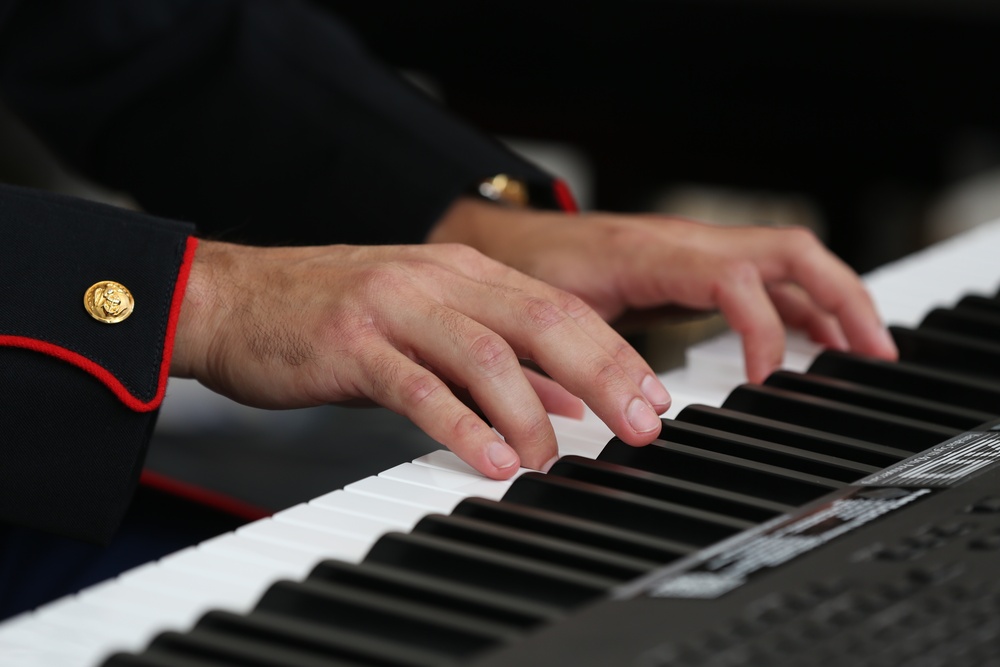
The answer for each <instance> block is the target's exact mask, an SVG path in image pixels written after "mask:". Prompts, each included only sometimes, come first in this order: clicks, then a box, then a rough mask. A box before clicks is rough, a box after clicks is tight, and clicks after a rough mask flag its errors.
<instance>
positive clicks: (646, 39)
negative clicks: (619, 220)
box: [324, 0, 1000, 271]
mask: <svg viewBox="0 0 1000 667" xmlns="http://www.w3.org/2000/svg"><path fill="white" fill-rule="evenodd" d="M324 4H325V5H326V6H328V7H330V8H331V9H333V10H334V11H335V12H336V13H337V14H338V15H340V16H342V17H343V18H345V19H346V20H348V21H349V22H350V23H352V24H353V25H354V26H355V28H356V29H357V30H358V32H359V33H360V34H361V35H363V36H364V38H365V40H366V41H367V43H368V44H369V46H370V47H371V48H372V50H373V51H374V52H375V53H377V54H378V55H379V56H381V57H382V58H384V59H385V60H387V61H388V62H390V63H391V64H393V65H395V66H397V67H400V68H402V69H404V70H407V71H413V72H417V73H419V74H420V75H421V76H424V77H426V78H427V79H429V80H430V81H432V82H434V85H436V86H437V88H438V90H439V91H440V94H441V96H442V98H443V99H444V100H445V101H446V103H447V104H448V105H449V106H450V107H452V108H453V109H455V110H456V111H457V112H458V113H459V114H460V115H462V116H464V117H466V118H468V119H470V120H472V121H473V122H475V123H477V124H478V125H479V126H481V127H483V128H484V129H486V130H488V131H490V132H492V133H495V134H499V135H502V136H512V137H522V138H534V139H544V140H547V141H556V142H564V143H567V144H569V145H572V146H574V147H576V148H577V149H579V150H581V151H582V152H583V153H584V154H585V155H586V157H587V158H588V159H589V161H590V164H591V167H592V170H593V188H594V189H593V200H592V201H593V204H594V206H595V207H596V208H601V209H608V210H619V211H638V210H648V209H649V208H650V206H651V205H653V204H654V203H655V197H656V194H657V192H659V191H660V190H661V189H662V188H663V187H664V186H665V185H666V184H671V183H709V184H715V185H722V186H725V187H728V188H738V189H741V190H750V191H766V192H769V193H791V194H794V195H796V196H805V197H806V198H807V199H808V200H809V201H810V202H812V203H813V204H814V206H815V210H816V211H817V213H818V214H819V216H820V218H821V219H822V221H823V223H824V227H825V229H826V238H827V241H828V243H829V244H830V245H831V246H832V247H833V248H834V249H835V250H836V251H837V252H838V253H839V254H840V255H841V256H842V257H844V258H845V259H847V260H848V261H849V262H850V263H851V264H852V265H853V266H855V268H857V269H859V270H862V271H864V270H867V269H870V268H873V267H875V266H878V265H880V264H882V263H884V262H886V261H888V260H890V259H893V258H895V257H898V256H899V255H900V254H903V253H906V252H909V251H912V250H913V249H914V248H915V247H917V246H918V245H919V244H920V243H921V242H922V241H923V240H924V237H925V230H924V229H922V222H923V215H924V213H925V212H926V210H927V208H928V207H929V206H930V205H931V204H932V200H933V199H934V198H935V197H936V196H937V195H939V194H940V193H941V192H942V191H943V190H944V189H945V188H947V187H949V186H950V185H952V184H954V183H955V182H957V181H960V180H961V179H964V178H966V177H968V176H970V175H972V174H973V173H977V172H979V171H981V170H984V169H987V168H989V167H992V166H994V165H996V164H997V163H998V162H1000V108H998V105H1000V102H998V101H997V94H996V90H995V88H996V85H995V75H996V69H997V66H998V65H1000V46H998V44H1000V42H998V40H997V39H996V37H995V35H996V34H997V31H998V28H1000V3H996V2H992V3H989V2H969V1H961V0H959V1H950V2H933V1H922V0H853V1H852V0H829V1H825V0H797V1H782V0H750V1H748V0H669V1H663V0H658V1H654V0H616V1H615V2H593V3H539V2H529V1H527V0H508V1H506V2H504V3H500V4H490V5H483V4H480V3H467V2H466V3H462V2H435V3H397V2H388V3H387V2H378V1H377V0H376V1H369V2H364V3H355V2H344V1H338V0H326V1H325V3H324Z"/></svg>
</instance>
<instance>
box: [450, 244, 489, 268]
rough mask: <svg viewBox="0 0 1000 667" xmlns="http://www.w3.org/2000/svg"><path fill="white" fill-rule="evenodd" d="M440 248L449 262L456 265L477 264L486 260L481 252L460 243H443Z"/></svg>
mask: <svg viewBox="0 0 1000 667" xmlns="http://www.w3.org/2000/svg"><path fill="white" fill-rule="evenodd" d="M441 249H442V252H443V253H444V255H445V257H447V258H448V260H449V262H452V263H454V264H455V265H457V266H463V267H465V266H478V265H480V264H482V263H483V262H484V261H485V260H486V256H485V255H483V254H482V253H481V252H479V251H478V250H476V249H475V248H473V247H471V246H467V245H464V244H462V243H445V244H443V245H442V246H441Z"/></svg>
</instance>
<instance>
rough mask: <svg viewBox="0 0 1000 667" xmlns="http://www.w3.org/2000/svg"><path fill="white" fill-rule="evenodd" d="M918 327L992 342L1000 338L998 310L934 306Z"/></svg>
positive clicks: (999, 315) (999, 311)
mask: <svg viewBox="0 0 1000 667" xmlns="http://www.w3.org/2000/svg"><path fill="white" fill-rule="evenodd" d="M992 303H995V302H992ZM918 328H919V329H934V330H937V331H947V332H950V333H954V334H958V335H960V336H968V337H969V338H978V339H980V340H985V341H986V342H993V341H997V340H1000V310H997V311H987V310H983V309H980V308H969V307H961V306H959V307H957V308H947V309H946V308H935V309H934V310H932V311H931V312H929V313H927V315H925V316H924V319H923V320H922V321H921V322H920V326H919V327H918Z"/></svg>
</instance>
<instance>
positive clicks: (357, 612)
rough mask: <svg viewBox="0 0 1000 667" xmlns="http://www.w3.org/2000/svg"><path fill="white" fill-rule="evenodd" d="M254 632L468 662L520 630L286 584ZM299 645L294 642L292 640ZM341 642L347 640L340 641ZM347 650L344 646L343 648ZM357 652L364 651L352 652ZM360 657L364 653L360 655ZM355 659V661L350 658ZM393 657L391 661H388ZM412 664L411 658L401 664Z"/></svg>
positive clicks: (409, 604)
mask: <svg viewBox="0 0 1000 667" xmlns="http://www.w3.org/2000/svg"><path fill="white" fill-rule="evenodd" d="M242 620H243V619H241V618H240V617H238V616H234V615H219V616H218V617H216V618H212V617H209V618H206V619H204V620H203V622H202V623H200V624H199V625H202V626H203V627H207V628H213V629H216V628H217V627H218V625H217V622H221V623H225V624H229V625H231V626H232V625H237V624H239V623H240V622H241V621H242ZM247 620H248V621H249V622H250V623H252V624H253V625H254V626H256V627H253V628H252V631H254V632H255V633H257V632H262V631H264V632H267V631H270V632H275V631H277V632H283V633H284V634H285V635H286V636H289V637H290V636H291V635H294V634H300V636H301V635H303V634H305V632H306V631H307V630H306V629H307V628H308V627H309V626H312V627H313V628H314V630H313V631H314V632H315V631H319V632H321V633H326V631H327V630H328V629H329V628H335V629H336V631H337V633H340V634H347V635H353V636H354V637H362V638H367V639H369V640H374V641H373V642H372V644H373V646H372V647H366V648H365V649H362V650H364V652H365V653H368V654H371V653H372V652H373V651H371V648H374V647H380V648H381V647H385V646H386V645H387V644H388V645H393V644H395V645H397V646H401V647H404V648H405V649H409V650H413V649H416V650H420V651H424V652H426V653H427V654H428V655H429V656H434V655H436V656H437V657H438V660H440V658H441V657H442V656H453V657H456V658H458V657H463V656H468V655H470V654H471V653H474V652H476V651H479V650H482V649H483V648H486V647H488V646H489V645H491V644H493V643H495V642H497V641H506V640H510V639H514V638H516V637H517V636H518V635H519V634H520V633H519V630H518V629H517V628H514V627H511V626H508V625H505V624H501V623H496V622H493V621H489V620H484V619H479V618H475V617H472V616H469V615H467V614H460V613H456V612H454V611H451V610H448V609H441V608H439V607H435V606H433V605H429V604H426V603H424V602H421V601H419V600H405V599H402V598H400V597H398V596H395V595H394V594H392V593H382V592H376V591H368V590H363V589H358V588H354V587H350V586H344V585H342V584H339V583H337V582H333V581H317V580H315V579H313V580H307V581H305V582H291V581H282V582H279V583H278V584H276V585H275V586H272V587H271V589H270V590H268V592H267V594H266V595H265V596H264V598H263V599H262V600H261V603H260V605H259V606H258V608H257V610H256V611H255V612H254V614H252V615H251V616H250V617H249V619H247ZM290 638H291V639H292V641H294V637H290ZM310 639H311V643H316V644H318V643H320V642H326V641H329V639H328V638H327V637H312V638H310ZM341 641H342V640H341ZM341 645H342V643H341ZM348 648H353V649H355V650H358V649H361V647H359V646H357V645H355V646H348ZM358 654H359V657H360V655H361V650H358ZM345 657H350V656H345ZM385 657H390V656H385ZM396 659H397V660H400V661H406V660H410V659H411V658H410V656H409V655H407V654H405V653H404V654H401V655H399V656H398V657H397V658H396Z"/></svg>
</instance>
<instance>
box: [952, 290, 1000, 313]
mask: <svg viewBox="0 0 1000 667" xmlns="http://www.w3.org/2000/svg"><path fill="white" fill-rule="evenodd" d="M955 307H956V308H962V309H975V310H979V311H982V312H984V313H993V314H996V315H1000V300H998V299H997V298H996V297H988V296H982V295H980V294H969V295H966V296H963V297H962V298H961V299H960V300H959V302H958V303H956V304H955Z"/></svg>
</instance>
